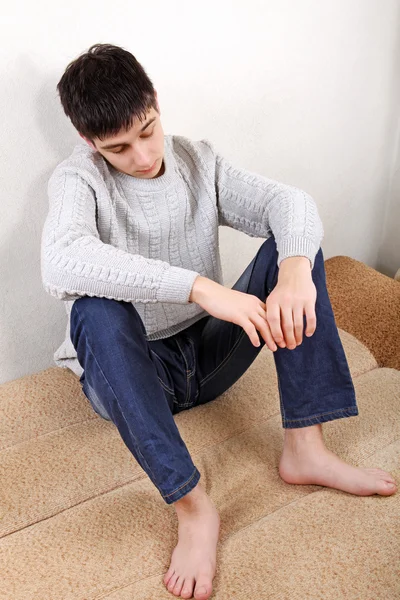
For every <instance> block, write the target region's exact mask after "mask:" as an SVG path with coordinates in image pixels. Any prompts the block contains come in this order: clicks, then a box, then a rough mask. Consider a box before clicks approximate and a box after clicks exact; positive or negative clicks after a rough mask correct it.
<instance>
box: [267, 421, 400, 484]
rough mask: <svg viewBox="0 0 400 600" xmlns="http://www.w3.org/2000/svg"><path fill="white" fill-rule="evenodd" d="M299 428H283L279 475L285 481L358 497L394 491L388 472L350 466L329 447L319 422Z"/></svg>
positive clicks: (391, 478)
mask: <svg viewBox="0 0 400 600" xmlns="http://www.w3.org/2000/svg"><path fill="white" fill-rule="evenodd" d="M301 429H303V430H304V431H301V430H300V429H285V443H284V447H283V453H282V456H281V460H280V463H279V474H280V476H281V478H282V479H283V480H284V481H286V483H294V484H314V485H322V486H326V487H331V488H336V489H338V490H342V491H344V492H348V493H349V494H355V495H357V496H372V495H373V494H379V495H381V496H391V495H392V494H394V493H396V491H397V485H396V482H395V480H394V479H393V477H392V476H391V475H390V473H387V472H386V471H382V469H362V468H358V467H353V466H351V465H349V464H347V463H345V462H344V461H343V460H341V459H340V458H339V457H338V456H336V454H334V453H333V452H331V451H330V450H328V449H327V448H326V447H325V445H324V443H323V439H322V426H321V425H313V426H311V427H304V428H301ZM306 430H307V431H306Z"/></svg>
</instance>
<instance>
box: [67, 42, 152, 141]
mask: <svg viewBox="0 0 400 600" xmlns="http://www.w3.org/2000/svg"><path fill="white" fill-rule="evenodd" d="M57 91H58V93H59V95H60V100H61V104H62V106H63V109H64V112H65V114H66V115H67V117H69V118H70V119H71V122H72V124H73V126H74V127H75V128H76V129H77V130H78V132H79V133H81V134H82V135H84V136H85V137H87V138H88V139H90V140H91V141H92V142H93V138H95V137H97V138H99V139H100V140H104V138H106V137H109V136H113V135H116V134H117V133H118V132H119V131H120V129H122V128H124V130H128V129H129V128H130V127H131V126H132V124H133V120H134V118H138V119H139V120H140V121H143V120H144V119H145V118H146V114H147V112H148V111H149V110H150V109H151V108H154V109H155V110H157V104H156V97H155V90H154V87H153V83H152V82H151V80H150V78H149V77H148V75H147V74H146V72H145V70H144V69H143V67H142V66H141V65H140V63H139V62H138V61H137V60H136V58H135V57H134V56H133V54H131V53H130V52H128V51H127V50H124V49H123V48H121V47H119V46H113V45H112V44H93V45H92V46H91V47H90V48H89V50H88V51H87V52H85V53H84V54H82V55H80V56H79V57H78V58H77V59H75V60H74V61H72V62H71V63H70V64H69V65H68V66H67V68H66V70H65V72H64V74H63V76H62V77H61V79H60V81H59V82H58V84H57ZM142 117H143V118H142Z"/></svg>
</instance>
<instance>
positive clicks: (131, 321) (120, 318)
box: [71, 296, 146, 334]
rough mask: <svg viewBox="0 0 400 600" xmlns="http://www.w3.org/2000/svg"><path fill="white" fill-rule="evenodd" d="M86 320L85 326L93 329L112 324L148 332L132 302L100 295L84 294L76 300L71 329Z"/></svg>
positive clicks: (121, 327)
mask: <svg viewBox="0 0 400 600" xmlns="http://www.w3.org/2000/svg"><path fill="white" fill-rule="evenodd" d="M81 322H84V323H85V327H86V328H89V329H91V330H102V329H105V328H106V329H107V330H108V331H109V326H110V324H113V325H115V327H114V328H112V329H116V330H120V331H127V330H128V329H127V328H129V330H131V329H132V328H134V327H137V328H139V329H140V330H141V331H142V332H143V333H144V334H146V328H145V326H144V324H143V321H142V319H141V317H140V315H139V313H138V312H137V310H136V308H135V307H134V305H133V304H132V303H131V302H124V301H122V300H114V299H113V298H104V297H101V298H100V297H98V296H93V297H92V296H82V298H79V299H78V300H75V302H74V304H73V305H72V309H71V329H73V328H74V327H75V326H76V325H77V324H79V323H81Z"/></svg>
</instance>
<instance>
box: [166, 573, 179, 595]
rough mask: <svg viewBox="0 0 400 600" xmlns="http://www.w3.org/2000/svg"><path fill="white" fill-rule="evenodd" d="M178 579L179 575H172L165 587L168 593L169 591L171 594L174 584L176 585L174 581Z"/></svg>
mask: <svg viewBox="0 0 400 600" xmlns="http://www.w3.org/2000/svg"><path fill="white" fill-rule="evenodd" d="M178 577H179V575H178V574H177V573H174V574H173V575H172V577H171V579H170V580H169V582H168V585H167V588H168V591H169V592H172V590H173V589H174V587H175V583H176V581H177V579H178Z"/></svg>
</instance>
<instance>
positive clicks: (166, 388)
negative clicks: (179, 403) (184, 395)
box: [157, 375, 175, 396]
mask: <svg viewBox="0 0 400 600" xmlns="http://www.w3.org/2000/svg"><path fill="white" fill-rule="evenodd" d="M157 378H158V381H159V382H160V383H161V385H162V387H163V388H164V389H165V390H166V391H167V392H169V393H170V394H172V395H173V396H175V390H170V389H169V387H168V386H167V385H165V383H164V382H163V380H162V379H161V377H159V376H158V375H157Z"/></svg>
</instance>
